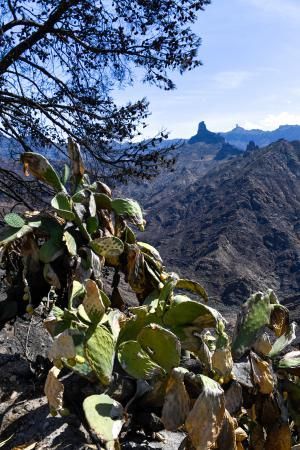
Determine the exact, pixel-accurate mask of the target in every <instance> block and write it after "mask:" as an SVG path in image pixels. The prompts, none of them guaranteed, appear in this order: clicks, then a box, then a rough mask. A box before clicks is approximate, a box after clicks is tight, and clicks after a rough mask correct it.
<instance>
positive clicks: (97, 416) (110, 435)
mask: <svg viewBox="0 0 300 450" xmlns="http://www.w3.org/2000/svg"><path fill="white" fill-rule="evenodd" d="M82 406H83V410H84V414H85V417H86V420H87V422H88V424H89V426H90V427H91V429H92V431H93V432H94V433H95V434H96V436H97V437H98V439H100V440H101V441H102V442H104V443H106V442H111V441H114V440H116V439H118V436H119V433H120V431H121V428H122V425H123V408H122V405H121V404H120V403H118V402H117V401H116V400H113V399H112V398H111V397H109V396H108V395H106V394H101V395H90V396H89V397H87V398H86V399H85V400H84V402H83V405H82ZM113 448H115V447H113Z"/></svg>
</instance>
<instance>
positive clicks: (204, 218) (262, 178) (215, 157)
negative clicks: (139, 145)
mask: <svg viewBox="0 0 300 450" xmlns="http://www.w3.org/2000/svg"><path fill="white" fill-rule="evenodd" d="M280 130H281V131H282V132H284V133H287V134H288V135H289V136H291V137H292V141H291V142H289V139H283V138H282V135H281V134H280ZM266 133H267V134H266ZM272 133H273V134H272ZM287 134H286V135H287ZM272 136H277V137H279V140H277V141H276V142H273V143H269V141H268V139H269V140H271V139H272ZM295 137H296V140H293V139H294V138H295ZM259 139H261V140H259ZM262 139H265V140H264V141H263V140H262ZM249 140H252V141H253V143H252V144H251V145H248V143H249ZM2 142H3V141H1V140H0V144H1V143H2ZM261 142H265V143H266V146H265V147H264V148H259V145H261ZM241 143H243V145H241ZM246 143H247V144H246ZM176 151H177V155H178V157H177V162H176V165H175V167H174V170H173V171H172V172H167V173H163V174H161V175H160V176H158V177H157V178H156V179H155V180H153V181H152V182H142V183H139V184H134V183H129V185H128V186H125V187H124V186H123V187H121V188H120V189H119V191H117V192H115V195H116V196H118V195H122V196H128V197H133V198H135V199H137V200H138V201H139V202H140V203H141V205H142V206H143V208H144V210H145V214H146V220H147V226H146V231H145V232H144V233H143V234H141V236H140V239H141V240H145V241H147V242H149V243H151V244H152V245H154V246H156V247H157V248H158V250H159V251H160V252H161V255H162V257H163V259H164V261H165V264H166V266H167V267H168V269H170V270H174V271H176V272H179V273H181V274H182V275H186V276H189V277H193V278H195V279H196V280H198V281H200V282H202V283H203V284H204V286H205V288H206V289H207V291H208V294H209V296H210V299H211V300H210V301H211V302H212V303H217V304H218V307H219V309H220V310H221V311H222V310H223V312H224V311H225V313H226V315H227V316H228V314H229V316H230V317H231V316H232V315H234V312H237V311H238V308H239V305H240V304H241V302H243V301H245V300H246V299H247V298H248V296H249V294H250V293H251V292H254V291H256V290H265V289H267V288H272V289H274V290H275V292H276V293H277V294H278V295H279V297H280V300H281V301H282V302H283V304H285V305H287V306H289V307H290V308H291V309H292V311H293V314H294V317H298V318H299V317H300V302H299V300H300V183H299V180H300V126H284V127H279V128H278V130H275V131H274V132H261V131H259V130H251V131H247V130H243V129H241V128H240V127H237V128H235V129H234V130H232V131H231V132H228V133H213V132H210V131H209V130H207V128H206V126H205V123H204V122H200V124H199V127H198V130H197V133H196V134H195V136H193V137H192V138H191V139H190V140H189V141H187V140H182V141H181V143H180V146H179V148H177V150H176ZM2 155H3V153H2Z"/></svg>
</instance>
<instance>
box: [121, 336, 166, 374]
mask: <svg viewBox="0 0 300 450" xmlns="http://www.w3.org/2000/svg"><path fill="white" fill-rule="evenodd" d="M118 359H119V362H120V364H121V366H122V368H123V369H124V370H125V371H126V372H127V373H128V374H129V375H131V376H132V377H134V378H137V379H142V380H150V379H151V378H153V377H155V376H163V375H164V374H165V372H164V370H163V369H162V367H160V366H159V365H158V364H156V363H155V362H154V361H153V360H152V358H151V356H150V355H149V353H147V352H146V351H145V350H143V348H142V347H141V345H140V344H139V342H136V341H127V342H123V344H121V345H120V346H119V349H118Z"/></svg>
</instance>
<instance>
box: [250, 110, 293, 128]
mask: <svg viewBox="0 0 300 450" xmlns="http://www.w3.org/2000/svg"><path fill="white" fill-rule="evenodd" d="M299 124H300V114H293V113H289V112H287V111H283V112H280V113H279V114H268V115H267V116H266V117H264V118H262V119H259V120H257V121H244V122H241V125H242V126H243V127H244V128H246V129H248V130H249V129H257V128H259V129H261V130H275V129H276V128H278V127H279V126H280V125H299Z"/></svg>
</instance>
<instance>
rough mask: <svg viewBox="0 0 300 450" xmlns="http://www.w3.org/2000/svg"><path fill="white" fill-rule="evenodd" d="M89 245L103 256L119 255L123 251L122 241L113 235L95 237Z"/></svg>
mask: <svg viewBox="0 0 300 450" xmlns="http://www.w3.org/2000/svg"><path fill="white" fill-rule="evenodd" d="M89 245H90V247H91V248H92V250H93V251H94V252H95V253H97V254H98V255H101V256H104V257H106V256H109V257H112V256H119V255H121V253H123V251H124V244H123V242H122V241H121V239H119V238H117V237H115V236H108V237H103V238H98V239H95V240H94V241H92V242H90V244H89Z"/></svg>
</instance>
